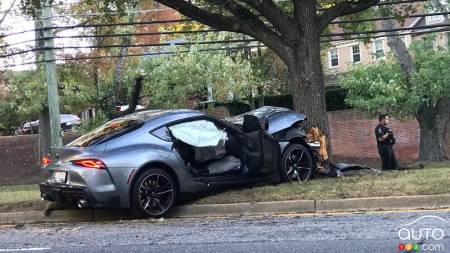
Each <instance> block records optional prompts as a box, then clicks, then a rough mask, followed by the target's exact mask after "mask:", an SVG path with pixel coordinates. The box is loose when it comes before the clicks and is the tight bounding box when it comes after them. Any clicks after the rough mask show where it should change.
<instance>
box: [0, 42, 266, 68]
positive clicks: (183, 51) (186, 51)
mask: <svg viewBox="0 0 450 253" xmlns="http://www.w3.org/2000/svg"><path fill="white" fill-rule="evenodd" d="M263 47H266V46H260V45H256V46H239V47H223V48H208V49H199V50H198V51H202V52H209V51H222V50H239V49H247V48H250V49H251V48H263ZM188 52H190V50H180V51H177V52H173V51H171V52H152V53H139V54H126V55H108V56H92V57H77V58H62V59H55V60H53V61H79V60H96V59H109V58H119V57H122V56H123V57H137V56H156V55H172V54H175V53H188ZM44 62H50V61H45V60H42V61H32V62H25V63H21V64H11V65H5V66H3V67H4V68H10V67H18V66H25V65H31V64H39V63H44Z"/></svg>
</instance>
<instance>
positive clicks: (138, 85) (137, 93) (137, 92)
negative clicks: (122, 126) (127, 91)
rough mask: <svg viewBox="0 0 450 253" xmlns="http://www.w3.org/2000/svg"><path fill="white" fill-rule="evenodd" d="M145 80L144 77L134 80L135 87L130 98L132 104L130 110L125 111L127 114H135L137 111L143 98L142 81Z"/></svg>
mask: <svg viewBox="0 0 450 253" xmlns="http://www.w3.org/2000/svg"><path fill="white" fill-rule="evenodd" d="M143 79H144V78H143V77H142V76H138V77H136V79H135V80H134V87H133V91H132V93H131V96H130V103H129V106H128V109H127V110H126V111H125V114H129V113H133V112H134V111H135V110H136V106H137V105H138V104H139V99H140V97H141V91H142V86H143V83H142V80H143Z"/></svg>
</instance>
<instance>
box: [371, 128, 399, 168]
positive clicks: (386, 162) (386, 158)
mask: <svg viewBox="0 0 450 253" xmlns="http://www.w3.org/2000/svg"><path fill="white" fill-rule="evenodd" d="M387 132H389V128H388V127H386V126H384V125H382V124H379V125H378V126H377V127H376V128H375V136H376V138H377V144H378V154H380V157H381V163H382V169H383V170H392V169H396V168H397V160H396V159H395V154H394V150H393V149H392V146H393V145H394V144H395V138H394V135H393V134H392V133H391V134H389V136H388V137H387V138H386V139H385V140H383V141H380V140H378V139H379V138H380V137H382V136H384V135H385V134H386V133H387Z"/></svg>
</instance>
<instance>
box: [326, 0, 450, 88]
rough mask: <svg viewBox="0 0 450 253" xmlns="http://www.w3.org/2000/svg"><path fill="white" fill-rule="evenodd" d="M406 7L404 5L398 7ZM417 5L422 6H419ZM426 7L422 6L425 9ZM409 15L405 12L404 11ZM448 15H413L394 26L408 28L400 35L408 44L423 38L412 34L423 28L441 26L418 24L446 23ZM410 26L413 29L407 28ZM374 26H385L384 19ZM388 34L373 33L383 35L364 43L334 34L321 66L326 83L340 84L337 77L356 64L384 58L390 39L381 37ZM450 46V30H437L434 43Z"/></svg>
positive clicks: (400, 32) (338, 31)
mask: <svg viewBox="0 0 450 253" xmlns="http://www.w3.org/2000/svg"><path fill="white" fill-rule="evenodd" d="M399 8H403V9H404V8H405V7H401V6H400V7H399ZM415 8H417V9H418V10H420V9H421V6H420V5H416V6H415ZM422 9H423V8H422ZM418 13H432V12H430V11H426V10H425V11H423V10H422V11H419V12H417V13H414V14H418ZM405 14H406V13H405ZM448 23H449V21H448V15H446V16H444V15H435V16H426V17H413V18H405V20H404V22H402V23H399V22H396V24H395V28H406V30H401V31H398V34H400V35H401V34H404V35H401V36H400V38H401V39H402V40H403V41H404V42H405V44H406V46H407V47H409V46H410V44H411V42H413V41H416V40H418V39H420V38H422V37H424V36H425V35H424V34H411V33H419V32H423V31H432V30H439V29H442V27H441V28H437V27H436V28H426V29H417V28H418V27H423V26H431V25H445V24H448ZM408 28H411V29H408ZM375 29H376V30H380V29H383V28H382V25H381V21H376V22H375ZM342 32H344V30H343V29H342V28H340V27H339V26H338V25H334V26H333V28H332V33H342ZM384 34H385V33H379V34H370V36H372V37H373V36H380V37H378V38H374V39H370V41H369V42H362V41H360V40H343V39H344V37H342V36H334V37H331V39H333V40H337V41H332V42H330V45H329V47H328V48H326V49H324V50H322V65H323V68H324V73H325V75H326V77H325V80H326V85H327V86H334V85H339V84H338V76H339V75H340V74H342V73H345V72H346V71H348V70H349V68H351V66H353V65H356V64H371V63H374V62H377V61H378V60H379V59H383V58H385V56H386V54H388V53H389V51H390V48H389V46H388V44H387V38H386V37H381V36H382V35H384ZM449 45H450V32H448V31H447V32H439V33H437V38H436V40H435V42H434V45H433V46H435V47H438V46H440V47H447V48H448V46H449Z"/></svg>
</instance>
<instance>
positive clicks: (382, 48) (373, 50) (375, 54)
mask: <svg viewBox="0 0 450 253" xmlns="http://www.w3.org/2000/svg"><path fill="white" fill-rule="evenodd" d="M377 42H381V50H382V51H383V56H381V57H378V56H377ZM372 52H373V55H374V57H375V59H382V58H383V57H384V56H385V55H386V52H385V50H384V42H383V40H374V41H373V43H372Z"/></svg>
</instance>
